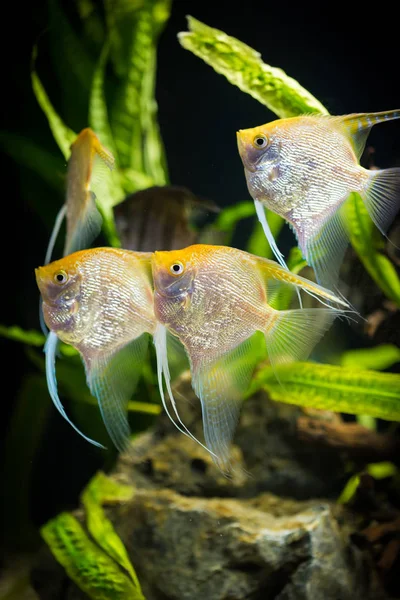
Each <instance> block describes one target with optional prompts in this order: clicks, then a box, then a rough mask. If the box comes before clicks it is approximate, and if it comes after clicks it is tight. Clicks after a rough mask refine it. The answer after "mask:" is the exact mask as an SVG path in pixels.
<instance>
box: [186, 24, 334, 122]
mask: <svg viewBox="0 0 400 600" xmlns="http://www.w3.org/2000/svg"><path fill="white" fill-rule="evenodd" d="M188 27H189V30H190V32H186V31H185V32H182V33H179V34H178V39H179V42H180V43H181V45H182V46H183V48H185V49H186V50H190V51H191V52H193V54H196V56H199V57H200V58H202V59H203V60H204V61H205V62H206V63H207V64H209V65H210V66H211V67H213V69H215V71H217V73H220V74H221V75H224V76H225V77H226V78H227V79H228V81H230V83H233V84H234V85H236V86H238V87H239V88H240V89H241V90H242V91H243V92H246V93H247V94H250V96H253V98H255V99H256V100H258V101H259V102H261V104H264V105H265V106H267V107H268V108H269V109H270V110H272V111H273V112H274V113H276V114H277V115H278V116H279V117H281V118H284V117H293V116H296V115H299V114H304V113H314V112H316V113H322V114H328V112H327V110H326V108H324V106H322V104H321V103H320V102H319V101H318V100H317V99H316V98H314V96H312V94H310V93H309V92H308V91H307V90H306V89H304V88H303V87H302V86H301V85H300V84H299V83H298V82H297V81H296V80H295V79H292V78H291V77H289V76H288V75H286V73H285V72H284V71H282V69H277V68H275V67H271V66H269V65H267V64H265V63H264V62H263V61H262V60H261V55H260V54H259V53H258V52H256V51H255V50H253V48H250V46H247V45H246V44H244V43H243V42H240V41H239V40H237V39H236V38H234V37H231V36H229V35H227V34H226V33H224V32H223V31H219V30H218V29H214V28H213V27H209V26H208V25H205V24H204V23H201V22H200V21H198V20H197V19H194V18H193V17H191V16H189V17H188Z"/></svg>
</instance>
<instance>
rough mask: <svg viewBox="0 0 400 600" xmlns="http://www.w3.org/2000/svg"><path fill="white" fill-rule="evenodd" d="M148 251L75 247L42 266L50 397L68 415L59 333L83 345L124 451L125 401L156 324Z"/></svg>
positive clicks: (90, 380) (90, 378)
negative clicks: (59, 372) (61, 392)
mask: <svg viewBox="0 0 400 600" xmlns="http://www.w3.org/2000/svg"><path fill="white" fill-rule="evenodd" d="M150 257H151V255H150V254H147V253H136V252H130V251H126V250H120V249H116V248H95V249H91V250H83V251H80V252H76V253H74V254H71V255H69V256H66V257H65V258H62V259H60V260H57V261H54V262H52V263H50V264H48V265H45V266H43V267H39V268H37V269H36V281H37V284H38V287H39V289H40V293H41V296H42V301H43V302H42V308H43V315H44V320H45V322H46V325H47V327H48V328H49V330H50V333H49V335H48V338H47V341H46V345H45V352H46V376H47V384H48V388H49V392H50V395H51V398H52V400H53V402H54V404H55V406H56V407H57V409H58V410H59V412H60V413H61V414H62V416H63V417H64V418H65V419H66V420H67V421H68V422H69V423H70V424H71V425H72V427H73V428H74V429H75V430H76V431H78V433H80V434H81V435H82V436H83V437H84V438H85V439H86V440H88V441H89V442H92V443H93V444H95V445H97V446H100V444H98V443H97V442H95V441H93V440H91V439H90V438H88V437H87V436H85V435H83V434H82V433H81V432H80V431H79V430H78V429H77V427H76V426H75V425H74V424H73V423H72V422H71V421H70V420H69V418H68V416H67V415H66V413H65V410H64V408H63V406H62V404H61V401H60V398H59V396H58V391H57V380H56V372H55V357H56V348H57V344H58V340H61V341H62V342H65V343H66V344H70V345H71V346H73V347H74V348H76V350H78V351H79V353H80V355H81V358H82V360H83V363H84V367H85V371H86V379H87V384H88V387H89V389H90V391H91V393H92V394H93V396H95V397H96V398H97V400H98V403H99V407H100V411H101V414H102V417H103V421H104V424H105V426H106V428H107V431H108V433H109V435H110V437H111V439H112V441H113V442H114V444H115V446H116V447H117V448H118V450H120V451H123V450H124V449H125V448H126V445H127V441H128V439H129V433H130V431H129V424H128V420H127V415H126V412H127V411H126V406H127V402H128V401H129V399H130V397H131V395H132V393H133V391H134V389H135V387H136V383H137V380H138V378H139V375H140V373H141V367H142V364H143V361H144V359H145V356H146V352H147V346H148V339H149V334H150V335H152V334H153V332H154V327H155V319H154V312H153V288H152V280H151V268H150Z"/></svg>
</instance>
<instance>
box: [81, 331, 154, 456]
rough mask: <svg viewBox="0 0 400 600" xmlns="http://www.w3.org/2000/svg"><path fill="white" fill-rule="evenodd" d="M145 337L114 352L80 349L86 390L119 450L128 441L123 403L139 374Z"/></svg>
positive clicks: (146, 340)
mask: <svg viewBox="0 0 400 600" xmlns="http://www.w3.org/2000/svg"><path fill="white" fill-rule="evenodd" d="M148 340H149V334H147V333H143V334H142V335H141V336H140V337H138V338H136V339H135V340H133V341H131V342H129V343H127V344H126V345H124V346H122V347H121V348H118V349H117V350H115V351H114V352H103V353H102V352H100V353H97V354H96V355H94V356H90V355H89V353H88V352H85V351H81V355H82V358H83V361H84V364H85V369H86V379H87V383H88V386H89V389H90V392H91V393H92V394H93V396H94V397H95V398H96V399H97V401H98V403H99V407H100V412H101V415H102V418H103V421H104V425H105V427H106V429H107V431H108V434H109V436H110V438H111V439H112V441H113V443H114V445H115V446H116V448H117V449H118V450H119V451H120V452H124V451H125V450H126V449H127V447H128V444H129V436H130V428H129V423H128V417H127V404H128V402H129V400H130V398H131V396H132V394H133V392H134V391H135V388H136V385H137V382H138V380H139V378H140V375H141V373H142V367H143V363H144V360H145V358H146V353H147V347H148Z"/></svg>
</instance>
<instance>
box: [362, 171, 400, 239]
mask: <svg viewBox="0 0 400 600" xmlns="http://www.w3.org/2000/svg"><path fill="white" fill-rule="evenodd" d="M369 173H370V175H369V178H368V182H367V184H366V186H365V188H364V190H363V192H362V193H361V194H360V195H361V197H362V199H363V201H364V204H365V206H366V208H367V210H368V213H369V215H370V217H371V219H372V220H373V222H374V223H375V225H376V226H377V228H378V229H379V231H380V232H381V233H382V234H383V235H385V236H386V232H387V230H388V229H389V227H390V225H391V224H392V222H393V220H394V218H395V216H396V214H397V212H398V210H399V208H400V169H399V168H393V169H383V170H379V171H369Z"/></svg>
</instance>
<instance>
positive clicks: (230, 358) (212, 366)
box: [192, 334, 265, 472]
mask: <svg viewBox="0 0 400 600" xmlns="http://www.w3.org/2000/svg"><path fill="white" fill-rule="evenodd" d="M261 339H262V337H261ZM262 346H263V344H262ZM262 346H261V348H262ZM264 351H265V350H264ZM259 360H260V337H259V335H258V334H255V335H253V336H252V337H251V338H249V339H248V340H246V341H245V342H243V343H242V344H240V346H238V347H237V348H235V349H234V350H232V351H230V352H228V353H226V354H224V355H223V356H222V357H220V358H219V359H217V360H215V361H213V362H211V363H205V364H199V365H198V366H197V367H195V368H194V369H193V371H192V386H193V389H194V391H195V393H196V395H197V396H198V397H199V399H200V402H201V408H202V415H203V428H204V437H205V440H206V444H207V447H208V448H209V449H210V450H211V451H212V453H213V455H214V462H215V463H216V465H217V466H218V467H219V468H220V469H221V470H222V471H223V472H228V471H230V470H232V466H231V460H230V444H231V441H232V439H233V435H234V432H235V428H236V424H237V421H238V418H239V413H240V408H241V405H242V401H243V397H244V394H245V392H246V391H247V388H248V386H249V384H250V380H251V377H252V374H253V371H254V369H255V367H256V365H257V363H258V362H259Z"/></svg>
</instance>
